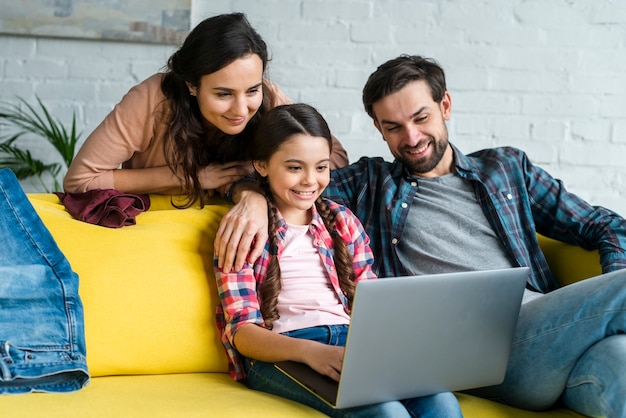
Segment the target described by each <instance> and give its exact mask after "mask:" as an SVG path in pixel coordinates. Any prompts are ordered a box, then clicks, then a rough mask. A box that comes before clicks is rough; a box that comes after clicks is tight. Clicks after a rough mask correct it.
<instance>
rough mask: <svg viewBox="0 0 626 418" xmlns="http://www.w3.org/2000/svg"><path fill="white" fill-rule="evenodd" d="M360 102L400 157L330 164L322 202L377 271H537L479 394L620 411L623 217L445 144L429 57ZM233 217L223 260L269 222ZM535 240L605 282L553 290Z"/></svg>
mask: <svg viewBox="0 0 626 418" xmlns="http://www.w3.org/2000/svg"><path fill="white" fill-rule="evenodd" d="M363 103H364V105H365V109H366V111H367V113H368V114H369V115H370V116H371V117H372V119H373V121H374V125H375V126H376V128H377V129H378V131H379V132H380V133H381V135H382V137H383V139H384V140H385V141H386V142H387V145H388V146H389V149H390V151H391V152H392V154H393V155H394V157H395V158H396V160H395V161H394V162H392V163H390V162H385V161H383V160H382V159H380V158H362V159H361V160H359V161H358V162H357V163H354V164H352V165H350V166H348V167H345V168H343V169H339V170H335V171H334V172H333V173H332V179H331V184H330V185H329V187H328V188H327V196H328V197H329V198H331V199H333V200H335V201H337V202H339V203H341V204H343V205H346V206H347V207H349V208H350V209H352V210H353V211H354V212H355V214H356V215H357V216H358V217H359V219H360V220H361V222H362V223H363V225H364V226H365V229H366V232H367V233H368V234H369V235H370V239H371V246H372V250H373V252H374V256H375V265H374V271H375V272H376V273H377V274H378V275H379V276H380V277H386V276H401V275H407V274H424V273H439V272H446V271H464V270H486V269H495V268H506V267H513V266H528V267H530V268H531V273H530V277H529V280H528V285H527V291H526V295H525V298H524V302H525V303H524V305H523V306H522V310H521V313H520V318H519V322H518V328H517V331H516V335H515V337H514V343H513V348H512V353H511V359H510V362H509V368H508V371H507V375H506V378H505V381H504V382H503V383H502V384H501V385H498V386H496V387H490V388H483V389H479V390H475V391H472V393H473V394H476V395H479V396H483V397H488V398H494V399H498V400H500V401H502V402H505V403H508V404H511V405H513V406H517V407H520V408H524V409H536V410H540V409H545V408H549V407H550V406H552V405H553V404H554V403H555V402H557V401H559V400H562V401H563V402H564V403H565V404H566V405H567V406H568V407H570V408H572V409H574V410H576V411H578V412H580V413H583V414H586V415H590V416H610V417H619V416H626V334H625V333H626V270H621V269H624V268H626V220H624V219H623V218H622V217H620V216H619V215H617V214H616V213H614V212H612V211H609V210H608V209H605V208H601V207H593V206H591V205H589V204H588V203H587V202H585V201H583V200H582V199H580V198H579V197H577V196H575V195H573V194H571V193H569V192H567V191H566V190H565V188H564V187H563V185H562V184H561V182H560V181H558V180H556V179H554V178H553V177H551V176H550V175H549V174H548V173H546V172H545V171H544V170H542V169H541V168H539V167H537V166H534V165H533V164H532V163H531V162H530V161H529V159H528V157H527V156H526V155H525V154H524V153H523V152H522V151H520V150H517V149H514V148H495V149H489V150H483V151H478V152H475V153H472V154H469V155H467V156H466V155H463V154H462V153H461V152H460V151H459V150H458V149H456V148H455V147H454V146H453V145H451V144H450V143H449V142H448V132H447V128H446V121H447V120H449V119H450V116H451V109H452V100H451V96H450V94H449V92H448V91H447V90H446V83H445V76H444V71H443V69H442V68H441V67H440V66H439V65H438V64H437V63H436V62H434V61H432V60H429V59H424V58H422V57H418V56H400V57H398V58H396V59H393V60H390V61H388V62H386V63H385V64H383V65H381V66H380V67H379V68H378V69H377V70H376V71H375V72H374V73H373V74H372V75H371V76H370V78H369V79H368V81H367V83H366V85H365V87H364V89H363ZM243 200H244V202H245V205H251V204H252V203H251V201H252V197H251V196H250V195H246V196H245V197H244V199H243ZM245 205H244V206H245ZM259 207H260V205H259V206H258V207H257V210H258V208H259ZM236 211H237V212H234V213H233V214H232V216H233V217H232V218H227V219H226V222H228V221H231V222H230V223H229V224H225V225H224V226H223V227H222V226H221V227H220V230H219V231H218V234H219V236H218V240H217V242H216V248H217V249H218V251H219V254H220V256H221V257H222V258H223V260H221V261H220V262H222V261H223V262H225V263H227V264H228V263H232V260H233V255H232V249H233V245H235V243H239V247H240V248H241V249H242V250H243V249H245V248H249V244H250V242H251V240H252V236H253V234H254V231H255V229H254V227H251V225H252V226H253V224H254V223H257V224H262V222H263V220H262V219H261V218H258V220H256V221H254V222H251V221H248V220H249V219H253V218H252V217H251V216H249V217H248V216H245V215H243V214H244V207H239V208H237V209H236ZM242 225H245V228H248V231H247V234H243V233H242V232H241V231H242V229H243V228H244V226H242ZM262 228H265V225H263V226H262V227H261V229H262ZM536 233H540V234H542V235H545V236H548V237H551V238H555V239H558V240H561V241H564V242H568V243H571V244H576V245H579V246H581V247H583V248H587V249H598V250H599V253H600V262H601V264H602V269H603V272H604V273H608V274H605V275H603V276H601V277H600V278H598V279H595V280H585V281H582V282H580V283H576V284H574V285H570V286H567V287H564V288H558V283H557V282H556V280H555V279H554V277H553V276H552V274H551V272H550V270H549V267H548V265H547V263H546V260H545V257H544V256H543V254H542V252H541V249H540V248H539V244H538V242H537V238H536ZM231 236H232V237H233V238H232V239H230V237H231ZM242 236H243V239H242V240H241V241H240V240H239V239H238V238H239V237H242ZM263 242H264V241H263ZM229 246H230V247H229ZM227 248H230V252H231V254H228V253H229V250H228V249H227ZM256 251H257V250H256V249H255V250H254V251H253V252H252V253H251V254H250V256H249V258H254V257H255V256H256V255H255V252H256ZM229 257H230V258H229ZM243 258H244V257H241V256H240V255H238V260H237V261H236V263H242V262H243V261H244V260H243ZM619 270H621V271H619Z"/></svg>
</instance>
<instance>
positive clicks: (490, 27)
mask: <svg viewBox="0 0 626 418" xmlns="http://www.w3.org/2000/svg"><path fill="white" fill-rule="evenodd" d="M193 7H194V13H193V14H194V16H193V22H194V24H195V23H197V22H198V21H200V20H201V19H203V18H204V17H207V16H209V15H213V14H216V13H222V12H228V11H243V12H245V13H246V14H247V15H248V18H249V19H250V21H251V22H252V23H253V25H254V26H255V27H256V28H257V29H258V30H259V32H260V33H261V34H262V35H263V37H264V38H265V40H266V41H267V43H268V45H269V47H270V51H271V54H272V57H273V60H272V62H271V63H270V66H269V74H270V77H271V79H272V80H274V81H276V82H278V83H279V84H280V85H281V87H282V88H283V89H284V90H285V92H287V94H289V95H290V96H291V97H292V98H293V99H294V100H296V101H305V102H308V103H311V104H313V105H315V106H316V107H317V108H318V109H319V110H320V111H321V112H322V113H323V114H324V115H325V116H326V118H327V119H328V121H329V123H330V125H331V128H332V129H333V131H334V133H335V134H336V135H337V136H338V137H339V138H340V139H341V140H342V142H343V143H344V145H345V146H346V148H347V149H348V152H349V154H350V158H351V159H352V160H356V159H357V158H358V157H360V156H361V155H383V156H385V157H389V153H388V150H387V147H386V145H385V143H384V142H383V141H382V140H381V139H380V137H379V135H378V134H377V132H376V131H375V130H374V128H373V126H372V123H371V121H370V119H369V118H368V117H367V115H366V114H365V112H364V111H363V110H362V105H361V88H362V86H363V84H364V82H365V80H366V78H367V76H368V75H369V74H370V73H371V72H372V71H373V70H374V69H375V68H376V66H377V65H378V64H380V63H382V62H383V61H385V60H387V59H389V58H393V57H395V56H397V55H398V54H400V53H411V54H421V55H425V56H429V57H433V58H435V59H437V60H438V61H439V62H440V63H441V64H442V65H443V66H444V68H445V70H446V72H447V76H448V88H449V90H450V92H451V94H452V99H453V113H452V121H451V122H450V125H449V129H450V139H451V141H452V142H453V143H455V144H456V145H457V146H459V147H460V148H461V149H462V150H463V151H465V152H470V151H472V150H475V149H479V148H483V147H490V146H497V145H514V146H518V147H520V148H522V149H524V150H526V151H527V152H528V154H529V155H530V157H531V159H532V160H533V161H535V162H537V163H539V164H540V165H542V166H543V167H544V168H546V169H548V171H550V172H551V173H552V174H553V175H555V176H556V177H559V178H561V179H563V180H564V181H565V184H566V185H567V186H568V189H570V190H572V191H574V192H576V193H578V194H579V195H581V196H582V197H584V198H585V199H587V200H589V201H590V202H591V203H593V204H598V205H604V206H607V207H610V208H612V209H614V210H616V211H618V212H620V213H621V214H623V215H626V164H625V159H626V2H618V1H613V0H577V1H568V0H506V1H502V0H342V1H336V0H306V1H305V0H219V1H218V0H211V1H207V0H194V1H193ZM173 50H174V48H173V47H172V46H164V45H146V44H127V43H117V42H93V41H85V40H61V39H52V38H31V37H14V36H6V35H0V99H2V100H15V96H16V95H19V96H22V97H24V98H26V99H28V100H32V99H33V98H34V95H35V94H37V95H39V96H40V97H41V98H42V99H43V100H44V102H45V103H47V104H48V105H49V106H50V107H51V108H52V109H53V110H54V112H55V114H57V115H59V117H61V118H62V119H64V120H67V119H68V118H69V116H70V115H71V111H72V110H74V111H76V112H77V115H78V118H79V127H80V128H81V129H82V130H83V132H84V136H86V134H87V133H89V131H90V130H92V129H93V128H94V127H95V126H96V125H97V124H98V123H99V122H100V120H101V119H102V118H103V117H104V115H106V113H107V112H108V111H109V110H110V109H111V107H112V106H113V105H114V104H115V103H116V102H117V101H118V100H119V99H120V98H121V96H122V95H123V94H124V93H125V92H126V91H127V90H128V89H129V88H130V87H131V86H132V85H133V84H135V83H137V82H138V81H140V80H142V79H144V78H145V77H147V76H149V75H150V74H152V73H154V72H156V71H158V70H159V69H160V68H161V67H162V66H163V65H164V64H165V62H166V60H167V58H168V57H169V55H170V54H171V53H172V52H173ZM32 146H33V148H34V152H35V154H36V155H37V153H40V154H42V153H45V152H47V151H46V148H45V147H43V146H41V145H39V144H38V143H37V141H35V140H33V141H32Z"/></svg>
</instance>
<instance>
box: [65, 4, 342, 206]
mask: <svg viewBox="0 0 626 418" xmlns="http://www.w3.org/2000/svg"><path fill="white" fill-rule="evenodd" d="M268 61H269V58H268V52H267V47H266V44H265V42H264V41H263V39H262V38H261V36H260V35H259V34H258V33H257V32H256V31H255V30H254V28H253V27H252V26H251V25H250V23H249V22H248V20H247V19H246V17H245V15H243V14H242V13H230V14H223V15H217V16H213V17H210V18H208V19H206V20H204V21H202V22H201V23H199V24H198V25H197V26H196V27H195V28H194V29H193V30H192V31H191V33H190V34H189V35H188V36H187V38H186V39H185V42H184V43H183V45H182V46H181V47H180V48H179V49H178V50H177V51H176V52H175V53H174V54H172V56H171V57H170V58H169V60H168V62H167V69H166V71H165V72H163V73H157V74H154V75H152V76H151V77H149V78H148V79H146V80H144V81H143V82H141V83H140V84H138V85H136V86H135V87H133V88H132V89H131V90H130V91H129V92H128V93H127V94H126V95H125V96H124V97H123V98H122V100H121V102H120V103H118V104H117V105H116V106H115V108H114V109H113V111H112V112H111V113H110V114H109V115H108V116H107V117H106V118H105V119H104V121H103V122H102V123H101V124H100V125H99V126H98V127H97V128H96V129H95V130H94V131H93V133H91V135H90V136H89V137H88V138H87V140H86V141H85V143H84V144H83V146H82V147H81V149H80V150H79V152H78V153H77V155H76V157H75V158H74V160H73V162H72V164H71V166H70V167H69V170H68V172H67V174H66V176H65V179H64V183H63V186H64V189H65V191H66V192H74V193H76V192H85V191H87V190H93V189H116V190H119V191H121V192H125V193H161V194H183V195H186V196H187V202H186V203H187V204H185V205H182V206H190V205H191V204H193V203H194V202H195V201H196V200H198V199H199V198H201V197H202V196H203V194H204V193H205V191H209V193H212V192H213V191H215V190H218V191H220V192H222V193H223V192H224V191H225V190H227V189H228V187H229V185H230V184H231V183H232V182H234V181H236V180H238V179H240V178H241V177H242V176H244V175H247V174H250V172H251V171H252V167H251V164H250V162H249V156H248V155H247V153H246V150H247V149H248V148H249V143H250V141H251V139H252V136H253V134H254V131H255V129H256V127H257V125H258V122H259V120H260V118H261V116H262V115H263V114H264V113H265V112H266V111H267V110H269V109H270V108H271V107H273V106H275V105H277V104H281V103H283V102H285V101H288V99H287V98H286V97H285V96H284V95H282V93H281V92H280V90H279V89H278V88H277V86H276V85H274V84H272V83H269V82H268V81H267V80H266V79H265V77H264V76H265V70H266V66H267V63H268ZM335 148H336V151H337V153H336V156H335V157H334V158H333V162H334V163H336V164H337V165H338V166H343V165H345V164H346V163H347V155H346V153H345V150H343V148H342V147H341V146H340V145H338V146H336V147H335ZM120 166H121V168H120Z"/></svg>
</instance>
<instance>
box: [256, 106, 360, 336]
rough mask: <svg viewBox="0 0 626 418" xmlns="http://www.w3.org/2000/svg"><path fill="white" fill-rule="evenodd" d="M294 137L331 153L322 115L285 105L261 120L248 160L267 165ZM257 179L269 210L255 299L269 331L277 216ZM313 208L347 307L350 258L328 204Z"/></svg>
mask: <svg viewBox="0 0 626 418" xmlns="http://www.w3.org/2000/svg"><path fill="white" fill-rule="evenodd" d="M297 134H304V135H309V136H315V137H322V138H325V139H326V140H327V141H328V148H329V150H332V142H333V141H332V137H331V134H330V129H329V128H328V124H327V123H326V121H325V120H324V118H323V117H322V115H320V114H319V112H318V111H317V110H315V109H314V108H313V107H311V106H309V105H306V104H289V105H282V106H277V107H275V108H274V109H271V110H270V111H268V112H267V113H266V114H265V116H264V117H263V119H262V121H261V124H260V125H259V128H258V130H257V132H256V134H255V135H254V139H253V140H252V147H251V157H252V160H255V161H269V160H270V158H271V157H272V155H273V154H274V153H275V152H276V151H277V150H278V149H279V148H280V146H281V145H282V144H283V143H284V142H285V141H287V140H288V139H289V138H290V137H291V136H293V135H297ZM259 177H260V176H259ZM261 179H262V180H261V182H262V184H263V186H264V191H265V197H266V199H267V202H268V208H269V211H268V213H269V215H268V216H269V226H268V227H269V231H268V232H269V245H270V260H269V264H268V268H267V273H266V275H265V278H264V279H263V282H262V283H261V286H260V287H259V289H258V298H259V302H260V306H261V314H262V315H263V319H264V322H265V326H266V327H267V328H269V329H271V328H272V326H273V322H274V321H275V320H276V319H278V317H279V315H278V294H279V293H280V291H281V289H282V285H281V274H280V266H279V264H278V255H277V254H276V251H275V249H277V248H278V246H277V238H276V227H277V223H278V216H277V212H276V204H275V203H274V199H273V196H272V193H271V191H270V187H269V183H268V181H267V179H266V178H263V177H261ZM315 207H316V208H317V211H318V212H319V214H320V216H321V218H322V219H323V221H324V225H325V226H326V229H327V230H328V232H329V233H330V235H331V237H332V238H333V249H334V254H333V260H334V263H335V269H336V271H337V275H338V277H339V285H340V287H341V290H342V292H343V293H344V295H345V296H346V298H347V299H348V303H349V305H351V304H352V299H353V297H354V279H355V273H354V268H353V266H352V256H351V255H350V253H349V251H348V247H347V246H346V243H345V242H344V241H343V240H342V239H341V237H340V236H339V234H338V233H337V229H336V226H335V215H334V214H333V213H332V212H331V210H330V209H329V207H328V201H327V200H325V199H322V198H318V199H317V201H316V202H315Z"/></svg>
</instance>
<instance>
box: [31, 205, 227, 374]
mask: <svg viewBox="0 0 626 418" xmlns="http://www.w3.org/2000/svg"><path fill="white" fill-rule="evenodd" d="M29 199H30V201H31V203H32V204H33V206H34V207H35V210H36V211H37V212H38V214H39V216H40V217H41V218H42V220H43V222H44V223H45V225H46V226H47V227H48V229H49V230H50V231H51V233H52V235H53V236H54V238H55V240H56V242H57V244H58V245H59V247H60V249H61V250H62V251H63V253H64V254H65V255H66V257H67V259H68V260H69V261H70V264H71V265H72V268H73V269H74V271H75V272H76V273H78V275H79V278H80V279H79V280H80V284H79V293H80V296H81V299H82V301H83V304H84V306H85V335H86V340H87V362H88V366H89V370H90V373H91V374H92V376H103V375H126V374H160V373H186V372H226V371H227V362H226V357H225V355H224V350H223V348H222V345H221V343H220V339H219V335H218V332H217V330H216V327H215V320H214V313H215V306H216V305H217V302H218V300H217V290H216V287H215V279H214V275H213V239H214V235H215V231H216V230H217V225H218V223H219V220H220V219H221V217H222V216H223V215H224V214H225V213H226V212H227V210H228V208H229V206H228V205H227V204H225V203H221V204H215V205H209V206H205V207H204V209H202V210H201V209H199V208H191V209H189V210H179V209H175V208H173V207H172V206H171V204H170V200H169V197H165V196H152V204H151V208H150V210H149V211H148V212H145V213H142V214H140V215H139V216H138V217H137V224H136V225H133V226H127V227H123V228H120V229H110V228H105V227H101V226H94V225H90V224H86V223H83V222H80V221H77V220H75V219H73V218H72V217H71V216H70V215H69V213H67V212H66V211H65V208H64V206H63V205H62V204H61V203H60V202H59V200H58V198H57V197H56V195H53V194H31V195H29Z"/></svg>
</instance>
